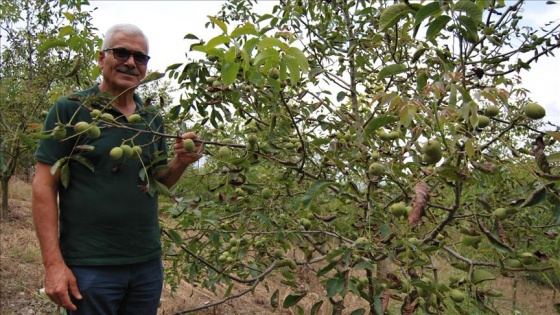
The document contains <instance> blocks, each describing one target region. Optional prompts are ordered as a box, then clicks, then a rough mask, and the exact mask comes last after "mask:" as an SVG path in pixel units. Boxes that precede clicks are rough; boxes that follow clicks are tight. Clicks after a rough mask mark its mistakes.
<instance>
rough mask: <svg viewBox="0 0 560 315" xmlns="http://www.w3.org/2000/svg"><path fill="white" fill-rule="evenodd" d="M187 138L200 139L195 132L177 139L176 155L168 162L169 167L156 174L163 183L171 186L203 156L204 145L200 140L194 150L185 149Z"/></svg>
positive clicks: (174, 146) (175, 145)
mask: <svg viewBox="0 0 560 315" xmlns="http://www.w3.org/2000/svg"><path fill="white" fill-rule="evenodd" d="M185 139H193V140H194V139H198V136H197V134H196V133H194V132H187V133H185V134H183V135H182V136H181V139H177V140H176V141H175V144H174V145H173V149H174V150H175V157H173V159H172V160H171V161H169V163H168V164H167V166H168V168H167V169H164V170H162V171H160V172H158V173H157V174H156V179H157V180H158V181H159V182H161V183H163V184H164V185H165V186H167V187H169V188H171V187H172V186H173V185H175V183H177V181H178V180H179V179H180V178H181V175H182V174H183V172H184V171H185V169H186V168H187V167H188V166H189V165H191V164H193V163H194V162H196V161H198V159H200V158H201V157H202V150H203V146H202V144H201V143H200V142H195V143H194V144H195V146H194V150H193V151H192V152H187V151H185V149H184V147H183V140H185Z"/></svg>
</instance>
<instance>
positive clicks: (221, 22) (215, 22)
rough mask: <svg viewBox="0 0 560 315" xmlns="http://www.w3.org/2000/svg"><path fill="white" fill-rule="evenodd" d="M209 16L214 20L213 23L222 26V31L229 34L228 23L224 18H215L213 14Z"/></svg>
mask: <svg viewBox="0 0 560 315" xmlns="http://www.w3.org/2000/svg"><path fill="white" fill-rule="evenodd" d="M208 18H209V19H210V21H212V23H214V24H216V25H218V27H219V28H221V29H222V31H223V32H224V33H226V34H227V25H226V24H225V23H224V22H223V21H222V20H220V19H218V18H215V17H213V16H208Z"/></svg>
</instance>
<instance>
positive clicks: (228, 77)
mask: <svg viewBox="0 0 560 315" xmlns="http://www.w3.org/2000/svg"><path fill="white" fill-rule="evenodd" d="M238 71H239V64H238V63H226V64H225V65H222V82H223V84H224V85H225V86H228V85H230V84H232V83H233V82H234V81H235V79H236V78H237V72H238Z"/></svg>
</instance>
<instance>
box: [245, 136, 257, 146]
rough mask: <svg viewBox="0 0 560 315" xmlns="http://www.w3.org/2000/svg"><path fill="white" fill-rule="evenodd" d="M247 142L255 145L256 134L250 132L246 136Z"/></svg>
mask: <svg viewBox="0 0 560 315" xmlns="http://www.w3.org/2000/svg"><path fill="white" fill-rule="evenodd" d="M247 142H249V144H250V145H252V146H254V145H256V144H257V142H258V139H257V135H256V134H254V133H252V134H250V135H249V137H248V138H247Z"/></svg>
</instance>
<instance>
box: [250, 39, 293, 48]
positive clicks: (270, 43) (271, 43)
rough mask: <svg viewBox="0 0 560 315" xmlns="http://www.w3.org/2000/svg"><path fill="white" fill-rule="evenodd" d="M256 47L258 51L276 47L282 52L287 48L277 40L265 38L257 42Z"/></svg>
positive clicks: (286, 45)
mask: <svg viewBox="0 0 560 315" xmlns="http://www.w3.org/2000/svg"><path fill="white" fill-rule="evenodd" d="M257 47H258V48H259V50H263V49H266V48H270V47H278V48H280V49H282V50H286V49H287V48H288V44H286V43H284V42H283V41H281V40H280V39H278V38H274V37H265V38H263V39H262V40H261V41H260V42H259V44H258V46H257Z"/></svg>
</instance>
